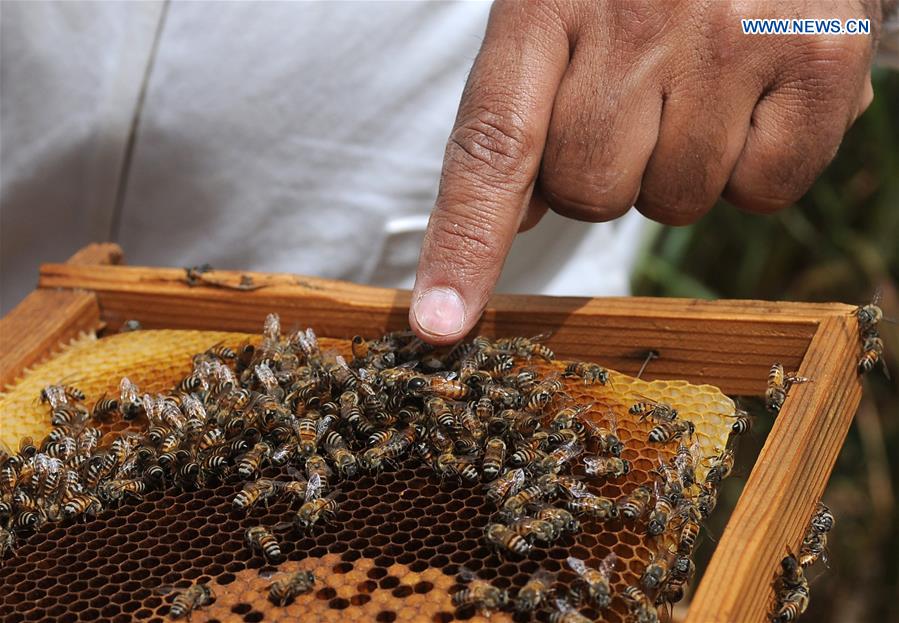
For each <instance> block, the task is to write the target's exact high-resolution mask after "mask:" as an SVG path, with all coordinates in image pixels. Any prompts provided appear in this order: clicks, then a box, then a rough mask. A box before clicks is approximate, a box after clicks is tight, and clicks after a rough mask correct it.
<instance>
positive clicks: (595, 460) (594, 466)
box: [582, 455, 602, 474]
mask: <svg viewBox="0 0 899 623" xmlns="http://www.w3.org/2000/svg"><path fill="white" fill-rule="evenodd" d="M582 460H583V462H584V469H585V470H586V471H587V473H588V474H596V472H598V471H599V469H600V467H601V466H602V457H599V456H593V455H589V456H585V457H583V459H582Z"/></svg>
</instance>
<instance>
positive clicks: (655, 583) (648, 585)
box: [640, 552, 672, 592]
mask: <svg viewBox="0 0 899 623" xmlns="http://www.w3.org/2000/svg"><path fill="white" fill-rule="evenodd" d="M671 562H672V556H671V553H670V552H659V553H656V554H655V555H654V556H653V557H652V560H650V561H649V564H648V565H646V568H645V569H644V570H643V575H642V576H641V577H640V586H642V587H643V590H645V591H649V592H654V591H657V590H659V588H661V586H662V585H663V584H664V583H665V582H666V581H667V579H668V575H669V572H670V568H671Z"/></svg>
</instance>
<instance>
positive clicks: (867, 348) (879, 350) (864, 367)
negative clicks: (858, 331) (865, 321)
mask: <svg viewBox="0 0 899 623" xmlns="http://www.w3.org/2000/svg"><path fill="white" fill-rule="evenodd" d="M878 363H880V364H881V365H882V366H883V370H884V373H885V374H886V376H887V378H890V373H889V371H888V370H887V367H886V361H884V359H883V340H882V339H880V336H879V335H877V334H876V333H869V334H867V335H865V336H864V339H863V340H862V356H861V358H860V359H859V360H858V373H859V374H868V373H869V372H871V370H873V369H874V367H875V366H876V365H877V364H878Z"/></svg>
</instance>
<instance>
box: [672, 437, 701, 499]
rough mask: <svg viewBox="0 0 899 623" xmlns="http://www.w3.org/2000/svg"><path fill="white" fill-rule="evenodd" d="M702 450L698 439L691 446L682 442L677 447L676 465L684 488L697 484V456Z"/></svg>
mask: <svg viewBox="0 0 899 623" xmlns="http://www.w3.org/2000/svg"><path fill="white" fill-rule="evenodd" d="M701 451H702V449H701V448H700V447H699V442H698V441H694V442H693V443H692V444H690V446H689V447H687V446H686V444H680V445H679V446H678V447H677V454H675V455H674V467H675V468H676V469H677V474H678V477H679V478H680V482H681V485H682V486H683V487H684V488H690V487H692V486H693V485H694V484H696V457H697V456H699V454H700V452H701Z"/></svg>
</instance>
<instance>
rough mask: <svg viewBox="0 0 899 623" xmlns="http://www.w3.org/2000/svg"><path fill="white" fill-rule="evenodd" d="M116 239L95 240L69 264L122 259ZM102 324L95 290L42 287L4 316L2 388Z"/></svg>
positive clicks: (1, 326)
mask: <svg viewBox="0 0 899 623" xmlns="http://www.w3.org/2000/svg"><path fill="white" fill-rule="evenodd" d="M122 258H123V253H122V248H121V247H120V246H119V245H117V244H114V243H93V244H89V245H87V246H86V247H83V248H82V249H79V250H78V251H76V252H75V254H74V255H72V257H70V258H69V259H68V260H67V261H66V264H65V265H67V266H89V265H114V264H119V263H120V262H121V261H122ZM101 326H102V323H101V320H100V307H99V305H98V304H97V296H96V295H95V294H94V293H93V292H84V291H75V290H72V289H66V290H50V289H38V290H35V291H34V292H32V293H30V294H29V295H28V296H27V297H25V299H24V300H22V302H21V303H19V304H18V305H17V306H16V307H15V308H14V309H13V310H12V311H11V312H9V313H8V314H7V315H6V316H4V317H3V318H2V319H0V390H2V389H3V388H5V387H6V386H7V385H9V384H10V383H12V382H13V381H15V380H16V379H17V378H18V377H19V375H20V374H21V373H22V371H23V370H25V369H26V368H28V367H29V366H32V365H34V364H36V363H38V362H40V361H42V360H43V359H44V358H46V357H48V356H49V355H51V354H52V353H53V352H55V351H56V350H57V349H58V348H59V345H60V344H65V343H67V342H69V341H70V340H71V339H72V338H74V337H76V336H77V335H78V334H79V333H81V332H84V331H96V330H97V329H99V328H100V327H101Z"/></svg>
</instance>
